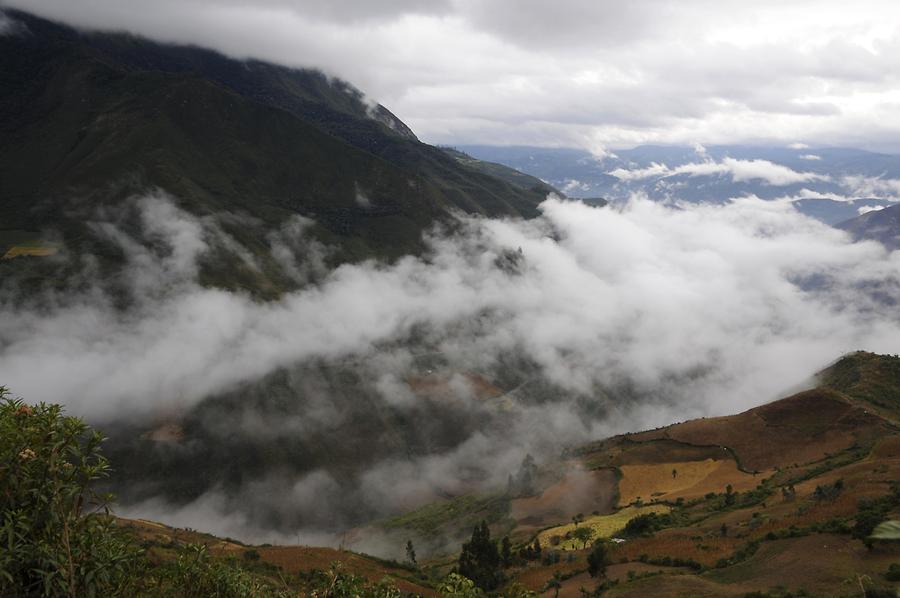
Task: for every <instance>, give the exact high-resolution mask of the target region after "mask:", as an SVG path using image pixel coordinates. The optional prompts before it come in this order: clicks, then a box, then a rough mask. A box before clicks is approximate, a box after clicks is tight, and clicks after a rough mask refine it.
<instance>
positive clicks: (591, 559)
mask: <svg viewBox="0 0 900 598" xmlns="http://www.w3.org/2000/svg"><path fill="white" fill-rule="evenodd" d="M587 562H588V573H589V574H590V576H591V577H604V576H606V566H607V565H609V547H608V546H607V544H606V542H604V541H602V540H597V541H596V542H594V546H593V547H592V548H591V552H590V554H588V558H587Z"/></svg>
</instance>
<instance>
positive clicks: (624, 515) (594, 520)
mask: <svg viewBox="0 0 900 598" xmlns="http://www.w3.org/2000/svg"><path fill="white" fill-rule="evenodd" d="M670 471H671V470H670ZM668 510H669V507H667V506H665V505H647V506H644V507H626V508H624V509H622V510H620V511H617V512H615V513H612V514H610V515H596V516H594V517H588V518H587V519H585V520H584V521H582V522H581V523H579V524H578V527H589V528H591V529H592V530H594V539H598V538H609V537H610V536H612V535H613V534H614V533H616V532H617V531H619V530H621V529H622V528H623V527H625V524H626V523H628V521H629V520H630V519H632V518H633V517H637V516H638V515H642V514H644V513H665V512H667V511H668ZM573 531H575V524H573V523H567V524H565V525H558V526H556V527H553V528H550V529H548V530H544V531H542V532H541V533H540V534H538V539H539V540H540V542H541V546H543V547H545V548H548V547H549V548H555V549H558V550H576V549H577V550H580V549H581V548H582V543H581V542H579V541H578V540H576V539H574V538H569V539H566V534H567V533H569V532H573ZM553 536H559V537H560V538H561V540H560V542H559V544H558V545H556V546H553V545H552V544H551V542H550V539H551V538H552V537H553Z"/></svg>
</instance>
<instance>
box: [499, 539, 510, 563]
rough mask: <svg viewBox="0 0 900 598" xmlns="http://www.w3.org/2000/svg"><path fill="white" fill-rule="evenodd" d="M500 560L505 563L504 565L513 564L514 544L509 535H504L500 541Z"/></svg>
mask: <svg viewBox="0 0 900 598" xmlns="http://www.w3.org/2000/svg"><path fill="white" fill-rule="evenodd" d="M500 562H501V563H503V566H504V567H509V566H510V565H511V564H512V544H511V543H510V541H509V536H503V539H502V540H501V541H500Z"/></svg>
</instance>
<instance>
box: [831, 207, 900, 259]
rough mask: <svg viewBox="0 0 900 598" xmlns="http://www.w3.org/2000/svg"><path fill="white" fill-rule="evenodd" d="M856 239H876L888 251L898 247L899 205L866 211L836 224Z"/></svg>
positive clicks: (899, 227)
mask: <svg viewBox="0 0 900 598" xmlns="http://www.w3.org/2000/svg"><path fill="white" fill-rule="evenodd" d="M837 227H838V228H840V229H842V230H845V231H847V232H848V233H850V235H851V236H852V237H853V238H854V239H855V240H857V241H859V240H868V241H878V242H879V243H881V244H882V245H884V246H885V247H887V249H888V250H889V251H894V250H896V249H900V205H897V206H891V207H888V208H884V209H881V210H873V211H871V212H866V213H865V214H863V215H862V216H859V217H857V218H852V219H850V220H846V221H844V222H841V223H840V224H838V225H837Z"/></svg>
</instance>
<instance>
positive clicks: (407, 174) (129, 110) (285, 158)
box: [0, 12, 546, 288]
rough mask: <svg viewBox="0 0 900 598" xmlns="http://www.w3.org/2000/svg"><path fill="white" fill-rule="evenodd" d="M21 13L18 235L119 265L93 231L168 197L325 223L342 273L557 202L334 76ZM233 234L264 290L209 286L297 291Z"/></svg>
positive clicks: (6, 139) (5, 194) (15, 129)
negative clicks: (51, 235) (456, 215)
mask: <svg viewBox="0 0 900 598" xmlns="http://www.w3.org/2000/svg"><path fill="white" fill-rule="evenodd" d="M8 15H9V16H11V17H12V18H14V19H15V20H16V21H18V22H19V24H20V26H19V27H18V28H16V30H15V33H14V34H12V35H5V36H3V37H0V133H2V134H0V198H2V202H0V221H2V222H3V228H4V229H5V230H6V231H19V232H22V231H43V230H47V229H52V230H54V231H58V232H59V233H60V234H61V236H62V241H63V242H64V243H65V244H66V245H67V246H69V247H71V248H74V249H75V250H76V252H79V253H80V252H92V253H96V254H99V255H101V256H106V257H109V259H112V257H111V252H109V251H104V249H103V247H98V246H97V241H96V239H93V238H92V235H91V231H90V229H89V228H88V227H86V226H85V225H84V221H85V220H89V219H91V218H92V217H93V216H94V215H95V214H96V212H97V210H98V209H99V208H102V207H103V206H112V205H117V204H118V203H120V202H121V201H122V199H123V198H125V197H127V196H130V195H133V194H140V193H144V192H146V191H147V190H148V189H152V188H161V189H163V190H164V191H166V192H168V193H169V194H171V195H173V196H175V197H176V198H177V200H178V202H179V205H180V207H182V208H183V209H186V210H188V211H189V212H192V213H195V214H200V215H216V214H221V213H230V214H236V213H237V214H243V215H245V216H247V217H249V218H250V219H252V220H255V221H257V222H259V223H261V224H262V228H263V229H268V230H271V229H272V228H274V227H277V226H278V225H280V224H281V223H282V222H284V221H285V220H286V219H287V218H289V217H290V216H291V215H298V214H299V215H303V216H305V217H308V218H311V219H312V220H314V221H315V223H316V224H315V228H314V234H315V236H317V238H319V239H321V240H323V241H324V242H326V243H328V244H329V245H333V246H334V247H335V248H336V251H335V253H334V254H333V255H332V256H331V259H332V261H333V263H340V262H343V261H355V260H359V259H364V258H367V257H384V258H389V259H390V258H395V257H397V256H399V255H403V254H406V253H411V252H412V253H414V252H418V251H420V250H421V249H422V243H421V233H422V232H423V231H424V230H426V229H427V228H429V227H430V226H431V225H432V224H433V223H434V222H435V221H448V220H449V219H450V218H451V217H450V214H451V213H452V212H453V211H455V210H459V211H462V212H467V213H480V214H485V215H489V216H498V215H511V216H532V215H535V214H536V210H535V207H536V205H537V204H538V203H539V202H540V201H542V200H543V199H544V197H545V196H546V190H545V189H540V190H529V189H522V188H521V187H516V186H514V185H511V184H509V183H507V182H505V181H503V180H500V179H498V178H495V177H492V176H489V175H486V174H484V173H481V172H478V171H477V170H475V169H471V168H467V167H465V166H464V165H460V164H459V163H457V162H456V161H455V160H454V159H452V158H451V157H450V156H447V155H446V154H445V153H444V152H443V151H441V150H439V149H437V148H433V147H431V146H428V145H426V144H423V143H420V142H418V141H417V140H416V139H415V136H414V135H413V134H412V132H411V131H410V130H409V129H408V128H407V127H406V126H405V125H404V124H403V123H402V122H400V121H399V120H398V119H397V118H396V117H394V116H393V115H392V114H391V113H390V112H389V111H387V110H386V109H385V108H383V107H381V106H370V105H369V104H367V103H366V102H365V98H364V97H363V96H362V94H361V93H360V92H358V91H356V90H355V89H353V88H352V87H350V86H349V85H347V84H345V83H342V82H333V81H331V80H329V79H328V78H326V77H325V76H324V75H321V74H319V73H315V72H311V71H298V70H293V69H288V68H283V67H278V66H274V65H268V64H264V63H259V62H243V61H237V60H232V59H229V58H226V57H223V56H221V55H218V54H216V53H214V52H210V51H206V50H202V49H198V48H190V47H178V46H166V45H160V44H155V43H153V42H150V41H147V40H142V39H139V38H135V37H132V36H128V35H120V34H98V33H79V32H77V31H75V30H72V29H69V28H67V27H63V26H58V25H55V24H53V23H50V22H48V21H45V20H42V19H38V18H36V17H32V16H30V15H27V14H24V13H21V12H9V13H8ZM223 226H224V228H225V229H226V232H227V233H228V234H230V235H232V236H234V237H235V238H236V239H237V240H238V241H239V242H240V243H241V244H242V245H244V246H245V247H247V248H248V249H249V250H250V251H251V252H252V253H253V254H255V256H256V257H257V258H258V259H259V260H261V261H262V262H263V267H262V271H263V272H262V275H261V278H262V279H263V280H261V281H260V280H256V281H254V280H243V279H241V277H240V276H238V275H237V274H235V273H234V272H218V273H217V274H216V276H207V281H206V282H207V283H218V284H222V285H224V286H244V287H251V288H252V287H253V286H265V285H266V284H268V285H269V286H271V287H273V288H279V287H282V286H284V285H286V284H287V282H286V279H285V277H283V276H282V277H280V276H279V273H278V269H277V267H276V265H275V264H273V263H271V261H270V260H269V258H268V257H267V255H266V254H267V251H266V248H265V247H264V243H261V241H260V237H264V233H265V230H262V231H259V230H249V229H248V227H243V226H240V225H234V224H233V223H232V224H229V223H228V222H225V223H224V224H223ZM0 236H2V235H0ZM0 241H2V239H0ZM4 267H5V268H6V269H7V270H8V269H10V268H12V266H10V265H8V264H6V265H5V266H4Z"/></svg>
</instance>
